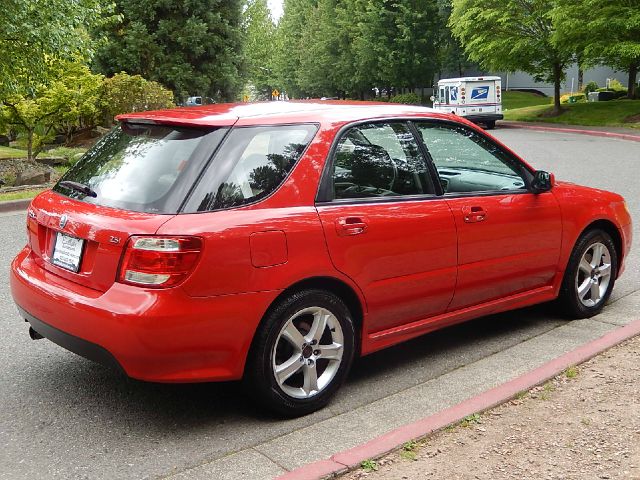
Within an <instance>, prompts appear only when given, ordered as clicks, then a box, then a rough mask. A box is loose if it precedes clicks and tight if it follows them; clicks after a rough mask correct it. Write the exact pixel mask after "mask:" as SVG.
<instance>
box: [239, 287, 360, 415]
mask: <svg viewBox="0 0 640 480" xmlns="http://www.w3.org/2000/svg"><path fill="white" fill-rule="evenodd" d="M312 308H319V309H323V310H326V311H328V312H330V313H331V314H332V315H333V318H334V319H335V320H333V319H332V320H330V322H334V321H337V322H338V324H339V327H340V329H337V328H335V326H334V328H333V329H332V328H331V327H330V324H327V329H326V330H323V332H324V333H323V334H322V335H323V336H322V338H321V340H320V341H319V344H318V346H328V344H327V338H329V339H331V341H332V342H333V337H332V336H333V335H335V333H332V332H335V331H336V330H338V331H339V330H341V332H340V333H341V335H342V339H343V348H342V358H341V360H339V361H337V362H333V363H332V362H331V361H329V360H323V359H322V358H321V354H320V356H318V357H315V354H316V352H319V351H320V350H313V353H312V354H311V353H309V352H308V349H306V350H300V351H299V352H298V351H296V350H294V349H293V347H291V345H290V344H289V343H288V342H287V341H286V340H285V339H284V338H283V337H282V336H281V334H282V332H283V329H284V328H285V326H286V325H288V324H289V321H290V320H292V319H294V320H295V321H296V322H299V323H298V325H299V327H297V328H299V333H302V334H304V330H305V328H306V326H307V325H308V326H309V330H310V329H311V328H312V326H311V324H310V322H312V321H313V318H314V317H313V316H312V314H311V313H309V314H303V315H300V316H296V315H298V314H299V313H300V312H302V311H304V310H305V309H312ZM292 321H293V320H292ZM305 322H306V323H305ZM308 333H310V332H308ZM307 336H308V334H307ZM327 336H328V337H327ZM302 338H303V339H304V337H302ZM355 338H356V336H355V331H354V326H353V319H352V315H351V312H350V311H349V309H348V308H347V306H346V305H345V304H344V302H343V301H342V300H341V299H340V298H339V297H337V296H336V295H334V294H333V293H331V292H327V291H324V290H315V289H313V290H302V291H299V292H296V293H293V294H292V295H290V296H289V297H286V298H283V299H282V300H281V301H279V302H278V303H277V304H276V305H275V306H274V307H273V308H271V309H270V310H269V311H268V312H267V314H266V316H265V318H264V319H263V322H262V324H261V326H260V328H259V329H258V331H257V332H256V337H255V339H254V342H253V345H252V348H251V352H250V354H249V358H248V359H247V366H246V368H245V375H244V384H245V387H246V389H247V390H248V391H249V393H250V394H252V395H254V396H255V397H257V398H258V400H259V402H260V406H262V407H266V408H267V409H268V410H270V411H272V412H275V413H277V414H278V415H281V416H285V417H298V416H302V415H307V414H309V413H312V412H314V411H316V410H319V409H321V408H322V407H324V406H325V405H326V404H327V403H328V402H329V400H330V399H331V397H332V396H333V394H334V393H335V392H336V391H337V390H338V389H339V388H340V386H341V385H342V383H343V382H344V380H345V379H346V377H347V375H348V373H349V370H350V368H351V364H352V362H353V356H354V351H355ZM303 345H307V343H304V344H303ZM310 345H311V344H310ZM287 346H289V348H291V353H286V354H285V355H284V357H286V358H289V360H291V359H294V357H295V356H296V355H298V354H299V355H300V357H299V358H300V361H301V362H302V364H301V367H300V370H299V371H298V372H296V373H295V374H293V375H291V377H289V379H287V380H286V381H284V382H283V385H281V384H280V383H279V382H278V381H277V380H276V376H275V373H274V367H275V366H276V361H277V357H276V356H277V355H279V354H280V352H281V351H282V349H286V348H287ZM274 352H275V353H274ZM302 352H304V353H302ZM307 354H309V355H313V357H308V358H305V355H307ZM309 360H312V362H313V360H315V362H317V363H316V364H315V367H313V368H314V370H316V372H317V375H318V377H317V378H318V380H317V381H318V383H320V380H321V378H322V375H323V374H324V372H329V373H328V374H327V378H329V380H328V381H327V380H325V381H327V383H326V385H325V386H323V387H320V385H318V388H320V390H319V391H317V392H316V393H312V394H311V395H310V396H309V397H308V398H296V397H295V396H292V394H290V393H289V392H288V391H285V389H289V390H291V389H294V388H296V387H298V385H296V384H295V382H301V383H302V384H303V385H302V386H301V387H300V388H301V390H300V394H304V392H303V390H304V388H305V382H306V375H307V373H306V372H307V370H306V368H307V366H306V365H307V362H308V361H309ZM324 362H326V363H324ZM284 363H285V362H284V361H283V362H282V364H281V365H280V366H282V365H284ZM329 365H332V367H331V369H330V368H329ZM323 366H324V367H323ZM309 368H311V367H309ZM331 375H333V376H332V377H331ZM297 376H301V377H302V378H300V377H297ZM290 383H291V384H292V385H293V386H291V385H289V384H290ZM294 394H295V392H294Z"/></svg>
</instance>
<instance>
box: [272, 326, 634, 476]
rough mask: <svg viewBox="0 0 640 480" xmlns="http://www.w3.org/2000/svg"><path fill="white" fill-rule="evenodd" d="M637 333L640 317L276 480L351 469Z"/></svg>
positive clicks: (523, 389) (497, 401)
mask: <svg viewBox="0 0 640 480" xmlns="http://www.w3.org/2000/svg"><path fill="white" fill-rule="evenodd" d="M638 334H640V320H636V321H634V322H631V323H630V324H628V325H626V326H624V327H622V328H618V329H617V330H614V331H612V332H609V333H607V334H606V335H604V336H602V337H600V338H597V339H596V340H592V341H591V342H589V343H586V344H585V345H582V346H581V347H578V348H576V349H575V350H572V351H571V352H567V353H565V354H564V355H561V356H560V357H558V358H555V359H554V360H551V361H550V362H547V363H545V364H544V365H542V366H541V367H538V368H536V369H534V370H532V371H530V372H528V373H525V374H524V375H521V376H520V377H517V378H515V379H513V380H510V381H508V382H506V383H503V384H502V385H498V386H497V387H494V388H492V389H490V390H487V391H486V392H483V393H481V394H480V395H477V396H475V397H472V398H469V399H468V400H465V401H464V402H462V403H459V404H457V405H454V406H453V407H450V408H447V409H445V410H442V411H441V412H439V413H436V414H434V415H430V416H428V417H425V418H423V419H421V420H418V421H416V422H414V423H410V424H408V425H404V426H402V427H399V428H396V429H395V430H392V431H390V432H388V433H385V434H383V435H381V436H379V437H377V438H374V439H373V440H370V441H368V442H365V443H363V444H362V445H358V446H356V447H354V448H351V449H349V450H345V451H342V452H339V453H336V454H335V455H333V456H331V458H328V459H325V460H320V461H317V462H314V463H310V464H308V465H304V466H302V467H300V468H297V469H295V470H292V471H290V472H287V473H285V474H283V475H281V476H279V477H277V478H276V480H317V479H320V478H325V477H327V476H329V475H335V474H338V473H342V472H345V471H346V470H348V469H350V468H354V467H356V466H358V465H360V463H361V462H362V461H364V460H367V459H370V458H375V457H379V456H381V455H383V454H386V453H388V452H390V451H392V450H394V449H396V448H398V447H399V446H400V445H402V444H403V443H404V442H407V441H409V440H412V439H415V438H418V437H424V436H425V435H428V434H430V433H433V432H435V431H437V430H441V429H442V428H444V427H446V426H448V425H451V424H452V423H455V422H458V421H460V420H463V419H464V418H465V417H467V416H469V415H471V414H473V413H477V412H481V411H484V410H488V409H490V408H493V407H495V406H496V405H499V404H501V403H504V402H506V401H507V400H509V399H511V398H513V397H514V396H515V395H517V394H518V393H519V392H522V391H525V390H529V389H531V388H533V387H535V386H536V385H540V384H541V383H544V382H545V381H547V380H549V379H550V378H553V377H555V376H556V375H558V374H559V373H561V372H562V371H564V370H566V369H567V368H569V367H571V366H574V365H577V364H579V363H583V362H586V361H587V360H589V359H591V358H593V357H595V356H596V355H598V354H600V353H602V352H604V351H605V350H607V349H609V348H611V347H614V346H616V345H618V344H620V343H622V342H624V341H625V340H628V339H629V338H632V337H634V336H636V335H638Z"/></svg>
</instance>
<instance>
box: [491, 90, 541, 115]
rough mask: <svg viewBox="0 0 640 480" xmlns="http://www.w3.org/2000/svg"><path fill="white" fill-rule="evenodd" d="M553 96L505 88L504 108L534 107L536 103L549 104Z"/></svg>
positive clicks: (503, 96) (503, 94) (503, 93)
mask: <svg viewBox="0 0 640 480" xmlns="http://www.w3.org/2000/svg"><path fill="white" fill-rule="evenodd" d="M550 103H551V98H549V97H543V96H542V95H536V94H535V93H529V92H517V91H514V90H505V91H503V92H502V110H511V109H514V108H524V107H532V106H534V105H549V104H550Z"/></svg>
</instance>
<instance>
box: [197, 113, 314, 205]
mask: <svg viewBox="0 0 640 480" xmlns="http://www.w3.org/2000/svg"><path fill="white" fill-rule="evenodd" d="M316 131H317V127H316V126H315V125H277V126H268V127H239V128H234V129H233V130H231V132H230V133H229V135H228V137H227V138H226V140H225V141H224V143H223V144H222V146H221V147H220V149H219V151H218V153H217V154H216V155H215V157H214V158H213V160H212V162H211V164H210V165H209V167H208V168H207V171H206V172H205V174H204V176H203V178H202V180H201V181H200V182H199V184H198V186H197V187H196V189H195V191H194V192H193V194H192V195H191V197H190V199H189V201H188V202H187V206H186V208H185V211H186V212H204V211H210V210H219V209H222V208H230V207H237V206H240V205H246V204H248V203H253V202H257V201H258V200H260V199H262V198H264V197H266V196H268V195H270V194H271V193H272V192H274V191H275V190H276V189H277V188H278V187H279V186H280V185H281V184H282V182H283V181H284V179H285V178H286V177H287V175H288V174H289V172H290V171H291V170H292V169H293V167H294V165H295V164H296V162H297V161H298V159H299V158H300V157H301V156H302V153H303V152H304V150H305V149H306V148H307V145H309V143H310V142H311V140H312V138H313V136H314V135H315V133H316Z"/></svg>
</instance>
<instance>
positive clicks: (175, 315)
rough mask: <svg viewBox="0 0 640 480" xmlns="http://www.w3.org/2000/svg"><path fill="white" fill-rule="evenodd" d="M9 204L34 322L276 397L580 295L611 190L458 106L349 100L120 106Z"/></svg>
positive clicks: (599, 277) (305, 395)
mask: <svg viewBox="0 0 640 480" xmlns="http://www.w3.org/2000/svg"><path fill="white" fill-rule="evenodd" d="M118 119H119V121H120V123H119V125H118V126H117V127H116V128H115V129H114V130H113V131H112V132H111V133H109V134H108V135H107V136H106V137H105V138H104V139H102V140H101V141H100V142H99V143H98V144H97V145H96V146H95V147H94V148H92V149H91V150H90V151H89V152H88V153H87V154H86V155H85V156H84V157H83V158H82V159H81V160H80V161H79V162H78V163H77V164H76V165H75V166H74V167H73V168H71V169H70V170H69V171H68V172H67V173H66V174H65V175H64V176H63V177H62V179H61V180H60V181H59V182H58V184H57V185H56V186H55V187H54V188H53V189H52V190H51V191H47V192H44V193H42V194H40V195H39V196H38V197H37V198H35V199H34V200H33V202H32V204H31V206H30V208H29V210H28V218H27V230H28V245H27V246H26V247H25V248H24V249H23V250H22V251H21V252H20V253H19V254H18V256H17V257H16V258H15V260H14V261H13V264H12V275H11V289H12V292H13V297H14V299H15V301H16V303H17V304H18V307H19V310H20V313H21V315H22V316H23V317H24V318H25V319H26V320H27V321H28V322H29V323H30V325H31V328H30V334H31V336H32V338H42V337H46V338H48V339H50V340H52V341H53V342H55V343H58V344H59V345H61V346H63V347H65V348H67V349H69V350H71V351H73V352H76V353H78V354H80V355H83V356H85V357H88V358H90V359H93V360H97V361H100V362H102V363H107V364H112V365H115V366H117V367H118V368H119V369H121V370H122V371H123V372H124V373H125V374H126V375H128V376H130V377H133V378H137V379H141V380H146V381H152V382H203V381H217V380H235V379H241V378H242V379H244V380H245V383H246V385H247V386H248V387H249V388H250V389H251V391H252V392H254V394H255V395H256V397H257V398H259V399H260V401H261V403H262V404H264V405H266V406H267V407H269V408H270V409H272V410H275V411H276V412H279V413H280V414H283V415H289V416H295V415H303V414H306V413H309V412H312V411H314V410H316V409H318V408H321V407H322V406H324V405H325V404H326V403H327V402H328V401H329V399H330V397H331V395H332V394H334V393H335V391H336V390H337V389H338V388H339V387H340V385H341V383H342V382H343V381H344V379H345V377H346V376H347V374H348V372H349V368H350V366H351V363H352V360H353V358H354V357H355V356H356V355H367V354H369V353H371V352H375V351H376V350H380V349H382V348H385V347H388V346H390V345H394V344H397V343H399V342H403V341H405V340H407V339H410V338H413V337H416V336H418V335H422V334H425V333H427V332H430V331H433V330H436V329H439V328H442V327H445V326H448V325H452V324H455V323H459V322H462V321H465V320H469V319H471V318H475V317H478V316H481V315H487V314H491V313H496V312H501V311H505V310H510V309H514V308H520V307H524V306H527V305H532V304H535V303H540V302H546V301H550V300H554V299H556V298H557V299H558V304H559V306H560V307H562V308H563V310H564V311H565V312H566V313H568V314H569V315H570V316H572V317H577V318H583V317H589V316H591V315H594V314H596V313H598V312H599V311H600V310H601V309H602V307H603V305H604V303H605V302H606V300H607V298H608V297H609V295H610V294H611V290H612V288H613V285H614V282H615V280H616V278H617V277H618V276H619V275H620V274H621V273H622V270H623V265H624V264H623V262H624V260H625V258H626V256H627V255H628V252H629V247H630V245H631V219H630V216H629V212H628V210H627V208H626V205H625V202H624V200H623V198H622V197H621V196H620V195H617V194H614V193H609V192H605V191H602V190H595V189H592V188H586V187H581V186H577V185H573V184H569V183H562V182H556V181H555V180H554V177H553V176H552V175H550V174H548V173H546V172H543V171H536V170H534V169H533V168H532V167H530V166H529V165H527V164H526V163H525V162H524V161H523V160H522V159H520V158H519V157H518V156H517V155H516V154H515V153H513V152H512V151H511V150H509V149H508V148H507V147H505V146H504V145H502V144H501V143H500V142H498V141H497V140H495V139H494V138H492V137H491V136H489V135H488V134H486V133H485V132H483V131H482V130H480V129H479V128H478V127H476V126H474V125H472V124H471V123H469V122H467V121H465V120H462V119H460V118H459V117H454V116H451V115H446V114H438V113H435V112H433V111H431V110H429V109H426V108H421V107H411V106H402V105H387V104H376V103H360V102H287V103H285V102H269V103H264V104H249V105H247V104H245V105H209V106H203V107H195V108H189V109H174V110H164V111H156V112H144V113H136V114H129V115H122V116H120V117H119V118H118Z"/></svg>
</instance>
